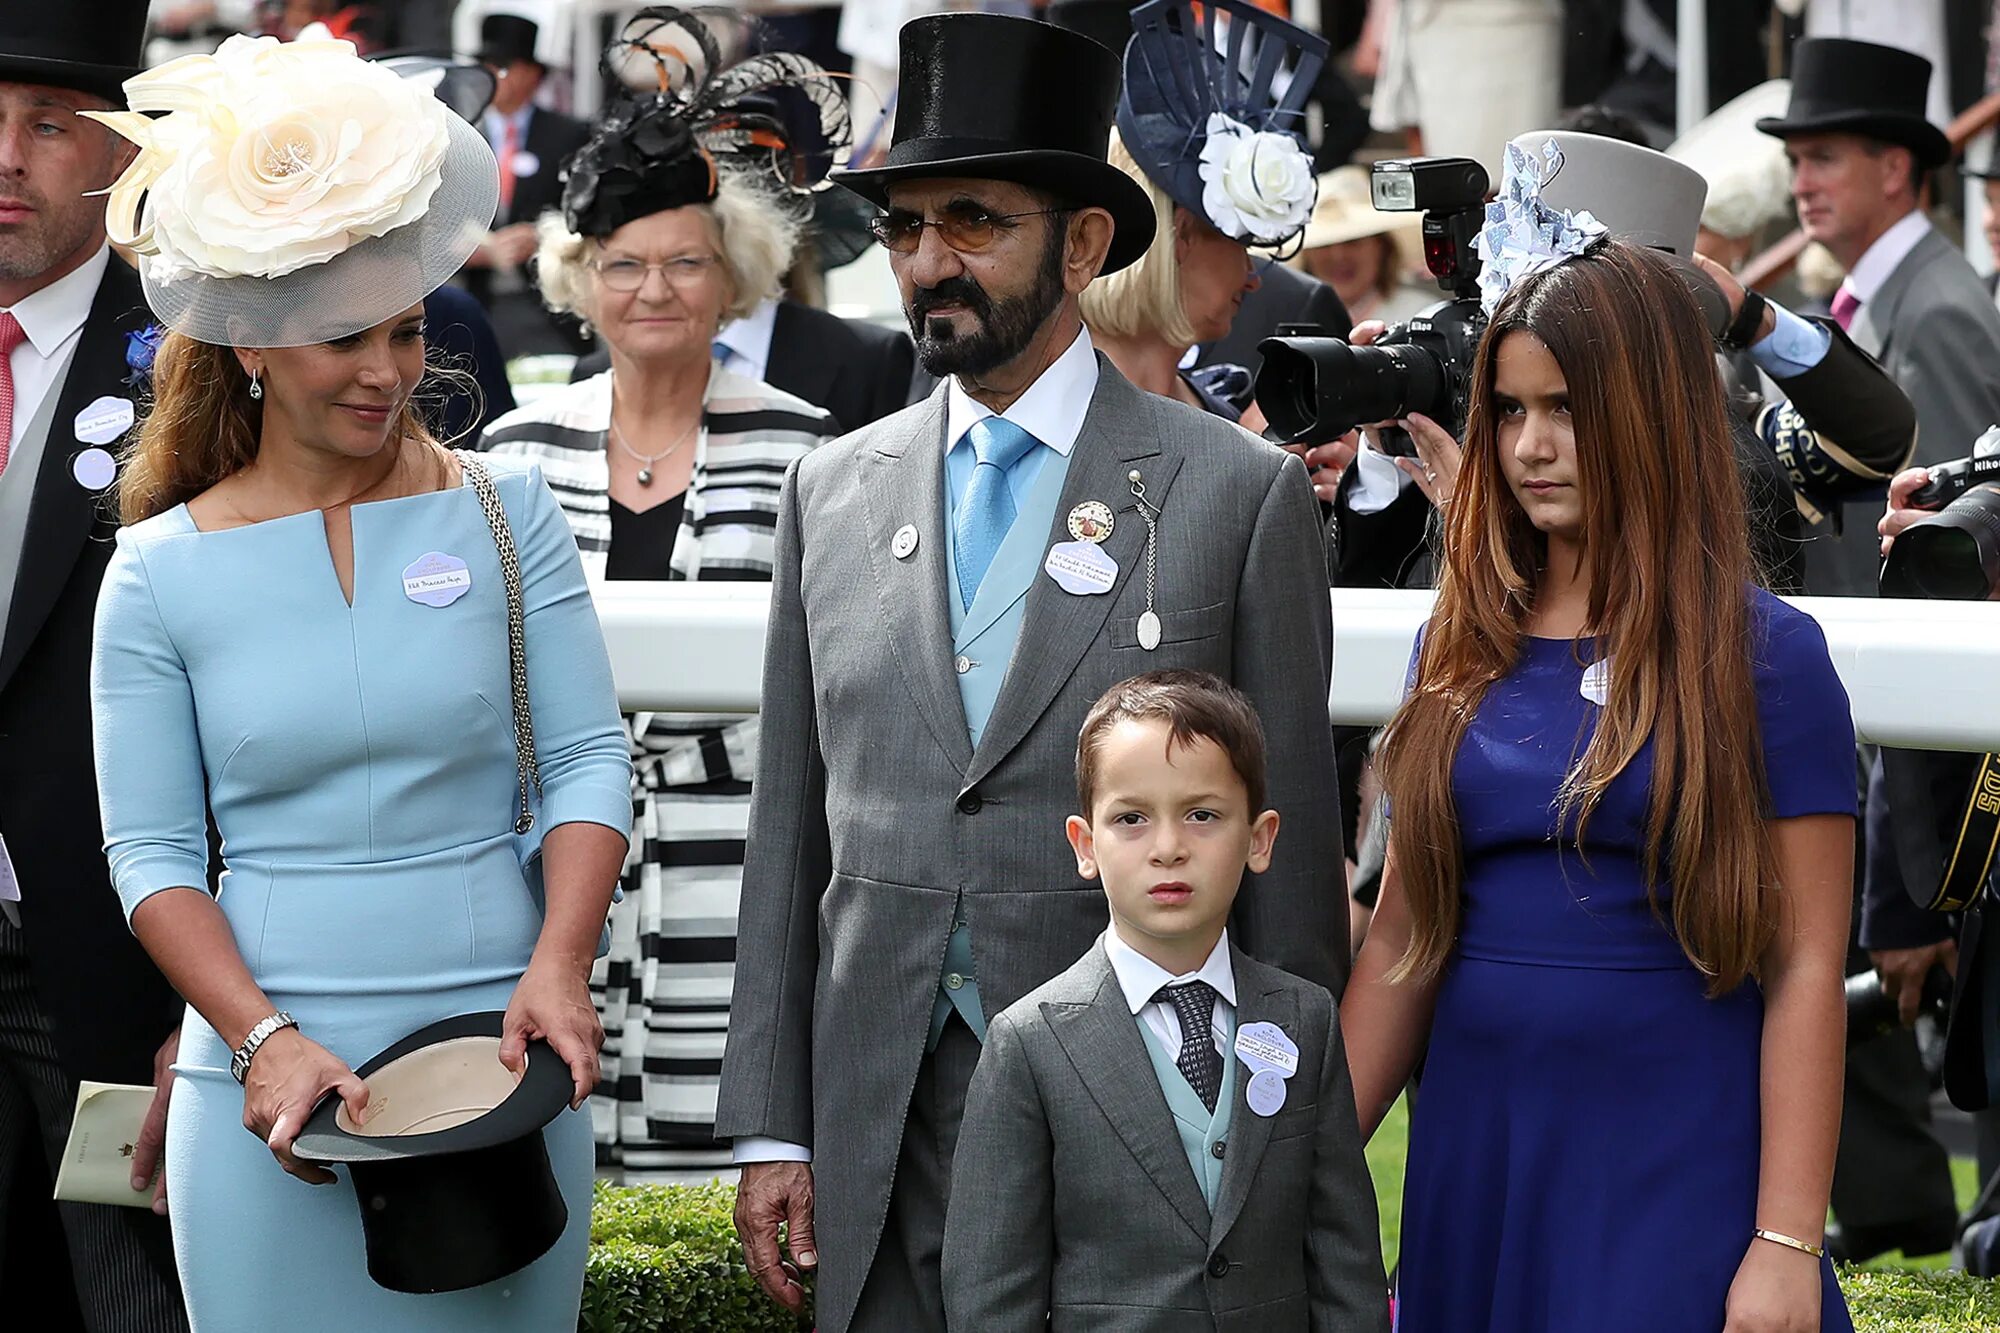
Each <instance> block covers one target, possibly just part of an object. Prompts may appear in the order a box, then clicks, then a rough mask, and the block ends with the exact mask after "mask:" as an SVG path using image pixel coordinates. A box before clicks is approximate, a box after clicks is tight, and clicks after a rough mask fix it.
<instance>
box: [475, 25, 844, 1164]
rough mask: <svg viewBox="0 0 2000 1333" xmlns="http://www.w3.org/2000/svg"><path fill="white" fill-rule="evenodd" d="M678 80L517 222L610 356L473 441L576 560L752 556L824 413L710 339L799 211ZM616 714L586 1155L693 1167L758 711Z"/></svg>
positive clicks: (730, 968)
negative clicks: (535, 233)
mask: <svg viewBox="0 0 2000 1333" xmlns="http://www.w3.org/2000/svg"><path fill="white" fill-rule="evenodd" d="M647 12H648V13H651V12H652V11H647ZM690 40H693V39H692V38H690ZM716 67H717V68H719V67H720V66H719V64H718V65H717V66H716ZM690 101H691V99H690V97H689V96H688V95H686V94H681V95H671V94H661V95H659V96H657V97H655V98H652V99H650V100H648V101H646V102H643V103H641V104H639V105H638V106H637V107H636V108H634V109H632V110H630V111H628V112H626V113H625V114H621V115H618V116H614V117H610V118H607V119H606V120H605V121H604V122H602V123H600V125H599V127H598V129H597V132H596V135H595V137H594V138H593V139H592V141H591V142H590V143H589V144H588V145H587V146H586V147H585V148H584V149H583V150H581V151H580V152H579V153H578V154H577V155H576V156H575V157H574V158H572V159H571V161H570V163H569V168H568V169H569V181H568V185H567V188H566V190H565V193H564V197H563V211H562V213H561V214H554V213H551V214H549V215H547V216H545V217H544V218H543V219H542V220H541V222H540V224H539V231H540V251H539V258H540V263H539V281H540V283H541V288H542V295H543V299H544V300H546V301H547V302H548V304H549V306H550V307H551V308H552V309H555V310H558V311H561V312H564V313H569V314H574V315H576V316H578V317H579V318H581V319H582V320H583V321H584V322H585V323H586V324H588V325H589V326H590V327H591V328H593V329H594V330H595V331H596V332H597V334H598V336H599V337H600V338H602V339H603V341H604V343H605V345H606V346H607V347H608V348H609V349H610V353H611V369H610V370H608V371H605V372H604V373H602V374H599V375H596V376H593V377H591V378H589V379H585V380H581V381H579V382H577V383H575V384H571V385H568V386H566V387H564V388H563V389H562V390H560V391H558V392H557V393H554V394H552V395H550V396H549V397H547V398H544V399H541V400H539V401H537V402H535V403H534V404H532V405H530V406H528V407H526V408H523V409H521V410H519V411H515V412H512V413H509V414H508V415H506V416H504V417H501V418H500V419H499V420H497V421H495V422H494V423H493V425H492V426H491V427H489V428H488V430H487V432H486V434H485V436H484V438H483V439H482V441H481V447H482V448H484V449H486V450H489V451H491V452H493V453H510V454H522V455H526V456H528V457H530V458H533V459H534V460H535V461H536V462H538V463H539V464H540V465H541V468H542V471H543V474H544V475H545V476H546V477H547V478H548V479H549V482H550V484H551V486H552V488H553V490H554V491H555V494H556V498H557V500H558V501H559V502H560V504H561V506H562V510H563V513H564V516H565V517H566V518H567V519H568V520H569V525H570V529H571V530H572V532H574V534H575V536H576V544H577V547H578V549H579V550H580V551H581V552H582V554H583V563H584V568H585V570H586V572H587V573H589V574H591V575H592V576H593V577H597V578H609V579H660V580H678V579H709V580H716V579H730V580H767V579H769V578H770V576H771V569H772V563H773V562H772V557H773V549H772V547H773V537H774V531H775V515H776V512H777V506H778V488H779V484H780V483H781V482H782V481H783V479H784V476H785V471H786V468H787V467H788V466H789V465H790V464H791V463H792V462H793V461H795V460H796V459H798V458H799V457H800V456H801V455H803V454H805V453H806V452H807V451H808V450H810V449H812V448H813V447H814V446H816V445H818V444H821V443H823V442H824V441H826V440H828V439H830V438H831V437H832V436H833V435H835V434H837V433H838V432H837V429H836V428H835V426H834V424H833V418H832V417H831V416H829V415H828V414H827V413H826V412H825V411H824V410H822V409H820V408H817V407H814V406H811V405H810V404H808V403H806V402H804V401H803V400H801V399H798V398H795V397H793V396H792V395H790V394H787V393H785V392H783V391H782V390H779V389H775V388H772V387H771V386H770V385H768V384H765V383H763V382H762V381H761V380H755V379H750V378H747V377H745V376H743V375H739V374H736V373H734V372H733V371H730V370H727V369H724V368H723V365H722V364H721V361H720V358H719V357H718V356H717V355H716V354H715V350H714V347H713V344H714V340H715V338H716V335H717V333H718V331H719V330H720V328H721V327H722V325H723V324H724V323H726V322H727V321H729V320H731V319H735V318H739V317H741V316H744V315H746V314H748V313H749V312H751V311H753V310H755V309H756V308H757V307H758V305H759V304H760V303H761V302H763V301H765V300H766V299H767V298H775V297H776V296H777V295H778V294H779V281H780V278H781V275H782V274H783V272H784V270H785V268H786V267H787V265H788V264H789V262H790V259H791V254H792V247H793V242H794V241H795V239H796V235H797V227H798V224H797V222H796V221H795V220H794V219H795V210H793V209H791V208H788V207H787V206H786V205H787V202H788V201H787V200H786V199H785V198H783V197H782V194H783V192H782V189H781V188H777V187H774V186H773V184H771V183H770V176H769V173H768V172H763V171H759V170H758V169H757V168H756V167H754V166H753V165H751V164H748V163H746V162H744V161H741V160H737V159H732V158H728V157H722V158H721V160H720V161H718V157H719V156H720V155H719V154H717V153H712V152H711V151H710V150H709V149H708V148H706V147H705V146H704V145H703V143H702V135H703V130H704V126H703V123H702V121H701V119H700V115H699V107H698V105H694V106H691V105H690ZM626 725H627V729H628V731H629V733H630V737H631V743H632V758H633V764H634V768H635V786H634V791H633V810H634V816H635V821H636V822H635V827H634V830H633V834H632V842H631V847H632V850H631V855H630V858H629V860H628V861H627V863H626V867H625V873H624V877H623V881H622V887H623V890H624V896H623V898H622V899H621V901H620V903H619V904H618V905H617V906H615V907H614V908H613V909H612V919H611V926H612V946H611V953H610V956H609V957H608V958H606V959H602V960H600V961H599V964H598V967H597V970H596V972H595V974H594V975H593V977H592V990H593V992H594V998H595V1000H596V1002H597V1005H598V1009H599V1012H600V1013H601V1015H602V1017H603V1021H604V1032H605V1045H604V1051H603V1058H602V1067H603V1079H602V1082H601V1083H600V1084H599V1091H598V1095H597V1096H596V1097H595V1098H594V1099H593V1102H592V1108H593V1115H594V1118H595V1127H596V1133H597V1157H598V1168H599V1172H600V1174H604V1175H609V1176H611V1177H613V1178H622V1179H623V1180H625V1181H626V1182H628V1183H637V1182H640V1181H675V1180H687V1179H697V1178H705V1177H709V1176H713V1175H715V1174H716V1173H718V1172H720V1171H722V1170H724V1169H725V1168H727V1167H728V1165H729V1149H728V1145H726V1144H720V1143H717V1142H716V1141H715V1135H714V1119H715V1088H716V1082H717V1080H718V1078H719V1076H720V1074H721V1068H722V1047H723V1036H724V1033H725V1031H726V1030H727V1027H728V1022H729V994H730V987H731V984H732V982H733V979H734V958H735V946H736V939H735V935H736V904H737V897H738V894H739V893H740V891H741V887H742V861H743V845H744V838H745V835H746V832H747V827H748V820H749V810H750V779H751V776H752V768H753V765H754V761H755V757H756V749H757V747H756V728H757V722H756V719H755V718H741V717H736V718H727V717H695V716H688V715H683V714H664V713H649V714H627V715H626ZM667 1070H671V1071H672V1072H671V1073H668V1072H665V1071H667Z"/></svg>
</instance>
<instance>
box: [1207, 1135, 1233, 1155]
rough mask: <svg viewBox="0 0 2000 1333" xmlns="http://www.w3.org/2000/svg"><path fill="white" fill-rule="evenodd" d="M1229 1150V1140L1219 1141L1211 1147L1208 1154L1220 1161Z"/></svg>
mask: <svg viewBox="0 0 2000 1333" xmlns="http://www.w3.org/2000/svg"><path fill="white" fill-rule="evenodd" d="M1228 1148H1229V1140H1228V1139H1217V1140H1216V1141H1215V1142H1214V1143H1213V1144H1211V1145H1210V1147H1209V1150H1208V1153H1209V1156H1211V1157H1214V1158H1217V1159H1218V1160H1219V1159H1220V1158H1221V1157H1222V1154H1223V1153H1224V1152H1225V1151H1227V1150H1228Z"/></svg>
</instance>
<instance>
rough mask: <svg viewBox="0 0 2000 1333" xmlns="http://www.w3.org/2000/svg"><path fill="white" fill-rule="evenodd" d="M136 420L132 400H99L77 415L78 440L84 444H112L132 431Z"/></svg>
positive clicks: (135, 410)
mask: <svg viewBox="0 0 2000 1333" xmlns="http://www.w3.org/2000/svg"><path fill="white" fill-rule="evenodd" d="M136 419H137V409H135V408H134V407H133V406H132V400H131V399H130V398H111V397H105V398H99V399H96V400H95V401H93V402H92V403H91V404H90V406H88V407H86V408H84V409H83V411H81V412H78V413H77V414H76V438H77V439H78V440H79V441H81V442H82V443H84V444H110V443H111V442H112V441H114V440H116V439H118V438H119V437H120V436H122V435H124V434H125V432H126V431H128V430H130V429H132V423H133V421H134V420H136Z"/></svg>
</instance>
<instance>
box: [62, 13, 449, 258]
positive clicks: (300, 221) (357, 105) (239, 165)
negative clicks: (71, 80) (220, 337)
mask: <svg viewBox="0 0 2000 1333" xmlns="http://www.w3.org/2000/svg"><path fill="white" fill-rule="evenodd" d="M125 88H126V94H127V99H128V102H129V105H130V107H131V109H130V110H129V111H99V112H90V111H86V112H84V113H82V114H84V115H86V116H89V117H91V118H92V119H94V120H99V121H102V122H103V123H104V124H105V125H106V126H108V127H109V128H110V129H112V130H113V131H115V132H116V133H118V134H120V135H122V136H124V137H125V138H127V139H130V140H132V141H133V142H134V143H136V144H138V145H139V147H140V152H139V155H138V157H137V158H135V159H134V160H133V162H132V165H131V166H130V167H129V168H127V169H126V171H125V174H124V175H123V176H121V177H119V179H118V180H117V182H116V183H115V184H113V185H112V187H111V189H110V191H109V194H110V209H109V219H108V222H109V229H110V232H111V239H112V240H114V241H116V242H118V243H119V244H121V245H128V246H130V247H131V248H132V249H133V250H134V251H135V252H137V253H138V254H140V255H143V256H146V258H147V263H146V272H147V276H148V277H149V278H150V279H151V280H152V281H154V282H157V283H162V284H169V283H172V282H173V281H174V280H175V279H177V278H180V277H184V276H187V275H190V274H200V275H203V276H206V277H211V278H237V277H259V278H279V277H283V276H284V275H286V274H288V273H293V272H296V271H298V270H300V269H302V268H306V267H308V266H310V265H313V264H319V263H324V262H325V261H327V260H329V259H332V258H333V257H334V256H336V255H339V254H341V253H343V252H345V251H346V250H347V249H348V248H350V247H351V246H353V245H355V244H356V243H358V242H360V241H364V240H367V239H369V238H371V237H376V236H381V235H383V234H385V233H387V232H390V231H393V230H395V229H396V228H397V227H400V226H403V225H404V224H406V223H409V222H413V221H415V220H417V219H418V218H420V217H422V216H423V214H424V211H425V209H426V208H427V207H428V206H429V204H430V201H431V196H432V195H433V194H434V193H436V191H437V188H438V184H439V181H440V180H441V177H442V167H443V164H444V159H445V153H446V149H447V148H448V146H449V143H450V120H451V112H450V110H448V109H447V108H446V107H445V105H444V104H443V103H442V102H440V101H438V100H437V98H436V97H435V96H433V95H431V93H430V92H429V91H428V90H426V89H425V88H423V87H422V86H420V85H418V84H414V83H411V82H408V81H406V80H404V79H401V78H399V77H397V75H396V74H395V73H394V72H392V71H391V70H388V69H384V68H382V67H380V66H378V65H372V64H369V63H368V62H366V61H362V60H358V59H357V58H356V57H355V50H354V46H353V43H351V42H345V41H336V40H333V39H332V38H330V37H329V36H328V34H327V32H326V29H325V28H323V27H320V26H318V25H314V27H312V28H308V29H307V30H306V31H305V32H303V33H301V34H300V35H299V38H298V40H296V41H292V42H285V43H281V42H279V41H278V40H277V39H276V38H272V37H258V38H250V37H240V36H239V37H231V38H230V39H229V40H228V41H226V42H224V43H223V44H222V47H221V49H220V50H218V51H217V52H216V53H215V54H214V55H212V56H201V55H197V56H184V57H182V58H181V59H179V60H174V61H170V62H168V63H167V64H164V65H161V66H160V67H158V68H157V69H153V70H150V71H148V72H146V73H144V74H141V75H139V76H137V77H135V78H133V79H131V80H129V81H128V82H127V83H126V85H125ZM147 112H165V113H167V114H166V115H165V116H163V117H162V118H160V119H154V118H153V117H151V116H148V115H147V114H145V113H147ZM142 197H143V204H142V202H141V201H142Z"/></svg>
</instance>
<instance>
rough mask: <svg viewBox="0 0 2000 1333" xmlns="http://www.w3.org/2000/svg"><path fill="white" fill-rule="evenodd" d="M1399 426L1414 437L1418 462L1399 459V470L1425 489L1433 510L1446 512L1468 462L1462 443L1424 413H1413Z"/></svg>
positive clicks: (1416, 460)
mask: <svg viewBox="0 0 2000 1333" xmlns="http://www.w3.org/2000/svg"><path fill="white" fill-rule="evenodd" d="M1396 424H1397V425H1399V426H1401V427H1402V428H1403V429H1404V430H1406V431H1408V432H1409V433H1410V438H1411V439H1412V440H1413V441H1415V442H1416V446H1417V456H1416V457H1415V458H1398V459H1397V460H1396V466H1397V467H1398V468H1400V469H1401V470H1402V472H1403V475H1404V476H1406V477H1408V478H1410V480H1412V481H1414V482H1416V483H1417V485H1418V486H1419V487H1421V488H1422V489H1423V492H1424V497H1425V498H1426V499H1428V500H1429V501H1430V502H1431V506H1432V507H1433V508H1435V509H1443V508H1444V507H1445V506H1446V505H1448V504H1450V503H1451V497H1452V495H1453V493H1454V492H1456V491H1457V489H1458V466H1459V463H1460V462H1461V461H1463V459H1464V453H1463V452H1462V451H1461V450H1460V449H1459V447H1458V441H1457V440H1454V439H1453V438H1451V432H1449V431H1447V430H1446V429H1445V428H1444V427H1443V426H1440V425H1438V424H1437V422H1435V421H1432V420H1431V419H1430V418H1429V417H1427V416H1425V415H1424V414H1423V413H1421V412H1412V413H1410V415H1409V416H1407V417H1405V418H1404V419H1403V420H1401V421H1399V422H1397V423H1396Z"/></svg>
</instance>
